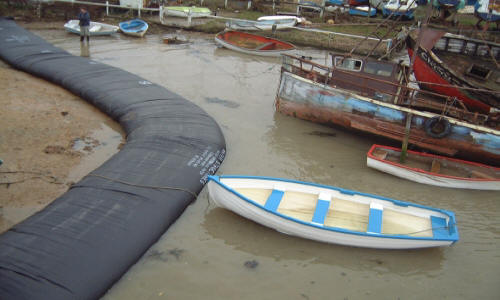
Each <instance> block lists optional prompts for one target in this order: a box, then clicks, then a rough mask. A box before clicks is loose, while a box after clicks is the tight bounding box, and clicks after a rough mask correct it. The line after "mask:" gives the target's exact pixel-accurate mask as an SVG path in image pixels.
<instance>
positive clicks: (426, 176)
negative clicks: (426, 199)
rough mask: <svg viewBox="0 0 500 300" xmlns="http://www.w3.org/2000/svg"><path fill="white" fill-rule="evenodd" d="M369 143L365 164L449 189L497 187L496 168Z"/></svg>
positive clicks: (499, 186)
mask: <svg viewBox="0 0 500 300" xmlns="http://www.w3.org/2000/svg"><path fill="white" fill-rule="evenodd" d="M400 157H401V149H399V148H394V147H389V146H382V145H373V146H372V147H371V149H370V150H369V151H368V153H367V155H366V164H367V165H368V167H371V168H374V169H377V170H379V171H382V172H386V173H389V174H392V175H394V176H398V177H401V178H404V179H408V180H412V181H415V182H419V183H424V184H430V185H437V186H442V187H449V188H461V189H475V190H500V168H496V167H492V166H488V165H483V164H480V163H475V162H470V161H465V160H460V159H454V158H449V157H445V156H440V155H433V154H428V153H422V152H416V151H409V150H408V151H407V157H406V159H405V162H404V163H402V162H401V161H400Z"/></svg>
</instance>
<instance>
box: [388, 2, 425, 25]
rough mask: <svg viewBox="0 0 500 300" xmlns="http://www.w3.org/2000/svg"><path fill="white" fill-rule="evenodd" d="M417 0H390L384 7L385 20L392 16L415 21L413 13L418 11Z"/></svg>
mask: <svg viewBox="0 0 500 300" xmlns="http://www.w3.org/2000/svg"><path fill="white" fill-rule="evenodd" d="M417 7H418V5H417V0H390V1H389V2H388V3H387V4H385V5H384V6H383V7H382V15H383V16H384V18H386V17H389V16H391V14H392V17H393V18H397V17H399V16H401V17H402V18H405V19H407V20H411V19H413V12H414V11H415V9H417Z"/></svg>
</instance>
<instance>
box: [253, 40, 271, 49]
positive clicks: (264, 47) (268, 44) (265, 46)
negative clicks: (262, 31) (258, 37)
mask: <svg viewBox="0 0 500 300" xmlns="http://www.w3.org/2000/svg"><path fill="white" fill-rule="evenodd" d="M275 47H276V46H275V43H274V42H269V43H265V44H262V45H260V46H258V47H256V48H255V50H271V49H274V48H275Z"/></svg>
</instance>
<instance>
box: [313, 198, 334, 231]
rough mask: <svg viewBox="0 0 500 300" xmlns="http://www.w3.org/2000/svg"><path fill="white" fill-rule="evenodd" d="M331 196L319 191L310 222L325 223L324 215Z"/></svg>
mask: <svg viewBox="0 0 500 300" xmlns="http://www.w3.org/2000/svg"><path fill="white" fill-rule="evenodd" d="M331 199H332V196H331V195H330V194H327V193H320V194H319V196H318V202H317V203H316V209H315V210H314V215H313V218H312V222H313V223H315V224H317V225H321V226H323V225H324V224H325V219H326V215H327V214H328V210H329V209H330V201H331Z"/></svg>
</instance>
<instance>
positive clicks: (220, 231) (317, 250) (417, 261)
mask: <svg viewBox="0 0 500 300" xmlns="http://www.w3.org/2000/svg"><path fill="white" fill-rule="evenodd" d="M202 226H203V228H205V229H206V230H207V233H208V234H209V235H210V236H212V237H213V238H215V239H220V240H223V241H224V243H225V244H226V245H229V246H232V247H234V249H236V250H239V251H243V252H246V253H250V254H252V255H255V256H258V257H271V258H273V259H275V260H276V261H280V260H300V261H307V262H308V263H309V264H325V265H330V266H341V267H343V268H346V269H349V270H352V271H362V270H365V269H371V270H376V272H377V273H378V274H384V273H391V274H398V275H416V274H425V273H426V272H429V271H435V270H439V269H440V267H441V263H442V260H443V250H442V249H438V248H431V249H421V250H391V251H380V250H376V249H363V248H353V247H347V246H339V245H329V244H325V243H319V242H315V241H310V240H306V239H302V238H298V237H293V236H288V235H286V234H282V233H279V232H277V231H275V230H273V229H270V228H267V227H264V226H262V225H260V224H257V223H255V222H253V221H250V220H247V219H245V218H242V217H240V216H238V215H236V214H234V213H233V212H231V211H228V210H225V209H222V208H215V209H212V210H210V212H208V214H207V215H206V217H205V221H204V222H203V224H202ZM255 241H261V242H259V243H255ZM268 241H269V242H268ZM346 257H349V259H348V260H346V259H345V258H346ZM409 260H411V261H412V263H408V261H409ZM353 262H354V263H353Z"/></svg>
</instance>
